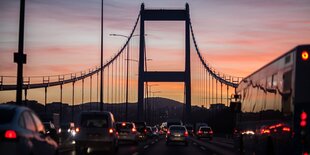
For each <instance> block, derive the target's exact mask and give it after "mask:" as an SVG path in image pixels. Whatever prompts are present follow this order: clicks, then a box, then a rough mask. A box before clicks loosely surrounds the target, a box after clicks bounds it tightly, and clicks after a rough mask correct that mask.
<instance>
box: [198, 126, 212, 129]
mask: <svg viewBox="0 0 310 155" xmlns="http://www.w3.org/2000/svg"><path fill="white" fill-rule="evenodd" d="M202 128H209V129H211V127H209V126H201V127H200V129H202Z"/></svg>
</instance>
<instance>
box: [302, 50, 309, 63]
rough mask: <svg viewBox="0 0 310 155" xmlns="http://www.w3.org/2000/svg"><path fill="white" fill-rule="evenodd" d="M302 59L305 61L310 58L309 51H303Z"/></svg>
mask: <svg viewBox="0 0 310 155" xmlns="http://www.w3.org/2000/svg"><path fill="white" fill-rule="evenodd" d="M301 59H302V60H303V61H306V60H308V59H309V53H308V52H307V51H303V52H301Z"/></svg>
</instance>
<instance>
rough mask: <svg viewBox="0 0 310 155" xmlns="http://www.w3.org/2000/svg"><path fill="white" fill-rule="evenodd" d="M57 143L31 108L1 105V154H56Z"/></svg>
mask: <svg viewBox="0 0 310 155" xmlns="http://www.w3.org/2000/svg"><path fill="white" fill-rule="evenodd" d="M57 153H58V145H57V143H56V142H55V141H54V140H53V139H52V138H51V137H50V136H49V134H47V133H46V132H45V129H44V126H43V124H42V122H41V120H40V119H39V118H38V116H37V115H36V114H35V113H34V112H33V111H32V110H30V109H29V108H26V107H22V106H16V105H0V154H1V155H29V154H31V155H42V154H44V155H55V154H57Z"/></svg>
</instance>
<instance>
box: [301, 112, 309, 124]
mask: <svg viewBox="0 0 310 155" xmlns="http://www.w3.org/2000/svg"><path fill="white" fill-rule="evenodd" d="M307 117H308V116H307V113H306V112H304V111H303V112H302V113H301V114H300V119H301V121H300V126H301V127H306V126H307Z"/></svg>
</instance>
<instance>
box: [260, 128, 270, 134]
mask: <svg viewBox="0 0 310 155" xmlns="http://www.w3.org/2000/svg"><path fill="white" fill-rule="evenodd" d="M261 133H262V134H270V130H269V129H263V130H262V131H261Z"/></svg>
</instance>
